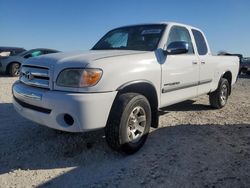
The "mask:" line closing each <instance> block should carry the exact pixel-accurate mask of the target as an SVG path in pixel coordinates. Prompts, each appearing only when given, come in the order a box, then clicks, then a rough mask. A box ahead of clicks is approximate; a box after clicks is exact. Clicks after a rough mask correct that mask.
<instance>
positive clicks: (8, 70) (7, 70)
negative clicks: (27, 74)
mask: <svg viewBox="0 0 250 188" xmlns="http://www.w3.org/2000/svg"><path fill="white" fill-rule="evenodd" d="M13 63H18V64H19V65H21V63H19V62H16V61H13V62H10V63H9V64H8V65H7V67H6V73H7V74H8V73H9V72H10V66H11V65H12V64H13Z"/></svg>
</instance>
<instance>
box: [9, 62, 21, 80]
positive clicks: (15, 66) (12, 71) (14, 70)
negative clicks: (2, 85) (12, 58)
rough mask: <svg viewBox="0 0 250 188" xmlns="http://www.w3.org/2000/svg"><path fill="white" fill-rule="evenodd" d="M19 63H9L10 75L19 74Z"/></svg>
mask: <svg viewBox="0 0 250 188" xmlns="http://www.w3.org/2000/svg"><path fill="white" fill-rule="evenodd" d="M19 68H20V63H11V64H10V66H9V69H8V72H9V75H10V76H12V77H15V76H19Z"/></svg>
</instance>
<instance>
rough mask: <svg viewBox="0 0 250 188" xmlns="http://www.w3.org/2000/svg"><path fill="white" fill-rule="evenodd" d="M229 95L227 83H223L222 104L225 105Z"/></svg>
mask: <svg viewBox="0 0 250 188" xmlns="http://www.w3.org/2000/svg"><path fill="white" fill-rule="evenodd" d="M227 96H228V89H227V86H226V84H224V85H222V87H221V93H220V100H221V104H222V105H225V104H226V102H227Z"/></svg>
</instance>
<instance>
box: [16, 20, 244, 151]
mask: <svg viewBox="0 0 250 188" xmlns="http://www.w3.org/2000/svg"><path fill="white" fill-rule="evenodd" d="M238 71H239V59H238V58H237V57H232V56H231V57H226V56H212V55H211V52H210V48H209V46H208V43H207V40H206V38H205V36H204V34H203V32H202V31H201V30H200V29H197V28H195V27H192V26H188V25H183V24H178V23H169V22H166V23H154V24H143V25H132V26H126V27H120V28H117V29H114V30H111V31H110V32H108V33H107V34H106V35H105V36H104V37H103V38H101V39H100V41H99V42H97V44H96V45H95V46H94V47H93V48H92V49H91V50H89V51H78V52H73V53H57V54H50V55H45V56H40V57H35V58H31V59H29V60H27V61H26V62H25V63H23V64H22V67H21V70H20V72H21V73H20V78H19V80H18V81H17V82H16V83H14V85H13V88H12V92H13V104H14V107H15V109H16V110H17V112H19V113H20V114H21V115H22V116H24V117H25V118H27V119H29V120H31V121H34V122H37V123H38V124H42V125H45V126H48V127H51V128H53V129H59V130H62V131H68V132H84V131H90V130H95V129H99V128H105V134H106V140H107V143H108V144H109V146H110V147H111V148H113V149H115V150H117V151H122V152H125V153H128V154H131V153H134V152H136V151H137V150H139V149H140V148H141V147H142V145H143V144H144V143H145V141H146V139H147V136H148V133H149V129H150V127H155V128H157V126H158V110H160V109H161V108H163V107H165V106H168V105H171V104H174V103H178V102H181V101H184V100H187V99H190V98H193V97H197V96H199V95H203V94H208V95H209V101H210V104H211V106H212V107H214V108H222V107H224V106H225V105H226V102H227V99H228V96H229V95H230V93H231V88H232V85H233V84H234V83H235V82H236V79H237V74H238Z"/></svg>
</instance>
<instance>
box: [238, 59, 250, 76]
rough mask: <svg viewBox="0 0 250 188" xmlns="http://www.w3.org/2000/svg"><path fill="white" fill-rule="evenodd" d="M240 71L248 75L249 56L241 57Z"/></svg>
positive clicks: (249, 70) (249, 66)
mask: <svg viewBox="0 0 250 188" xmlns="http://www.w3.org/2000/svg"><path fill="white" fill-rule="evenodd" d="M240 72H241V73H245V74H248V75H250V57H247V58H243V59H242V63H241V66H240Z"/></svg>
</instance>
